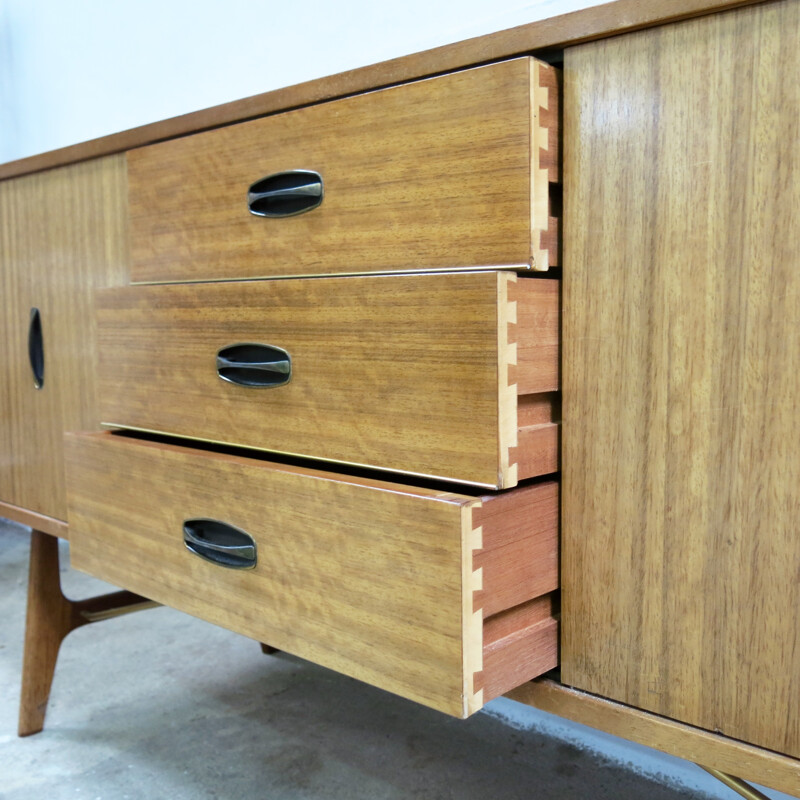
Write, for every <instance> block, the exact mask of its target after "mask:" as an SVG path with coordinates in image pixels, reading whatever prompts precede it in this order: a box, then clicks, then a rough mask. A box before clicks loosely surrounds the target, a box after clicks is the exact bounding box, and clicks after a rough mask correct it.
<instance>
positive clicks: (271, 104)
mask: <svg viewBox="0 0 800 800" xmlns="http://www.w3.org/2000/svg"><path fill="white" fill-rule="evenodd" d="M759 2H765V0H650V1H649V2H643V0H616V2H611V3H606V4H604V5H600V6H594V7H592V8H587V9H584V10H582V11H575V12H573V13H571V14H564V15H561V16H558V17H552V18H550V19H546V20H541V21H538V22H532V23H529V24H527V25H521V26H519V27H516V28H510V29H508V30H505V31H499V32H497V33H491V34H487V35H485V36H479V37H476V38H473V39H468V40H466V41H463V42H457V43H455V44H449V45H444V46H442V47H437V48H434V49H432V50H426V51H423V52H420V53H414V54H412V55H408V56H403V57H401V58H395V59H392V60H390V61H384V62H381V63H379V64H374V65H371V66H367V67H361V68H359V69H354V70H350V71H348V72H342V73H339V74H337V75H332V76H329V77H325V78H320V79H318V80H313V81H308V82H306V83H300V84H297V85H295V86H289V87H286V88H283V89H278V90H276V91H272V92H266V93H264V94H259V95H254V96H252V97H246V98H243V99H241V100H235V101H232V102H230V103H224V104H222V105H218V106H214V107H212V108H208V109H204V110H202V111H195V112H192V113H190V114H184V115H182V116H178V117H172V118H170V119H167V120H163V121H160V122H154V123H151V124H148V125H142V126H139V127H137V128H131V129H130V130H127V131H122V132H120V133H114V134H111V135H109V136H104V137H101V138H99V139H93V140H91V141H88V142H82V143H80V144H75V145H70V146H69V147H63V148H60V149H58V150H52V151H50V152H47V153H41V154H38V155H35V156H29V157H28V158H23V159H19V160H17V161H10V162H8V163H6V164H2V165H0V179H5V178H11V177H14V176H18V175H25V174H27V173H31V172H38V171H41V170H45V169H51V168H53V167H58V166H63V165H65V164H70V163H74V162H77V161H84V160H86V159H90V158H97V157H99V156H104V155H109V154H111V153H119V152H122V151H125V150H129V149H131V148H134V147H141V146H142V145H146V144H152V143H154V142H158V141H163V140H165V139H171V138H174V137H177V136H183V135H186V134H189V133H195V132H198V131H201V130H208V129H210V128H215V127H219V126H221V125H227V124H230V123H233V122H240V121H243V120H246V119H252V118H254V117H258V116H263V115H265V114H271V113H275V112H277V111H283V110H287V109H291V108H297V107H300V106H304V105H309V104H311V103H318V102H321V101H325V100H332V99H334V98H339V97H345V96H348V95H352V94H356V93H358V92H363V91H366V90H369V89H377V88H380V87H385V86H391V85H394V84H398V83H403V82H406V81H411V80H416V79H419V78H424V77H426V76H430V75H435V74H438V73H442V72H449V71H452V70H457V69H463V68H464V67H468V66H471V65H475V64H481V63H486V62H490V61H496V60H498V59H503V58H509V57H512V56H516V55H520V54H524V53H531V52H533V53H534V54H539V55H544V56H546V55H547V53H548V51H552V50H557V49H560V48H563V47H567V46H570V45H575V44H579V43H582V42H587V41H591V40H594V39H601V38H605V37H608V36H613V35H617V34H620V33H626V32H630V31H634V30H639V29H641V28H647V27H652V26H655V25H663V24H666V23H669V22H675V21H678V20H681V19H687V18H689V17H694V16H700V15H703V14H709V13H713V12H715V11H722V10H725V9H730V8H736V7H740V6H746V5H753V4H755V3H759Z"/></svg>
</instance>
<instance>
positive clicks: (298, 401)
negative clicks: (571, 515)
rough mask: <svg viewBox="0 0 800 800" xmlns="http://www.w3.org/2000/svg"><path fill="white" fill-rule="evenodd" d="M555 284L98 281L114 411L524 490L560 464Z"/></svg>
mask: <svg viewBox="0 0 800 800" xmlns="http://www.w3.org/2000/svg"><path fill="white" fill-rule="evenodd" d="M558 293H559V282H558V281H556V280H553V279H549V278H518V277H517V275H516V274H515V273H513V272H502V271H501V272H455V273H436V274H425V275H419V274H410V275H391V276H360V277H336V278H307V279H297V280H281V281H275V280H273V281H235V282H229V283H208V284H176V285H171V286H126V287H122V288H116V289H105V290H101V291H99V292H97V301H96V306H97V315H98V338H99V347H98V351H99V381H100V385H99V390H100V409H101V420H102V421H103V423H105V424H107V425H109V426H111V427H120V428H129V429H136V430H140V431H147V432H151V433H158V434H165V435H171V436H182V437H186V438H191V439H197V440H202V441H207V442H216V443H223V444H228V445H235V446H240V447H250V448H257V449H260V450H268V451H272V452H280V453H284V454H290V455H300V456H304V457H308V458H315V459H323V460H326V461H336V462H340V463H348V464H356V465H359V466H367V467H371V468H378V469H384V470H392V471H396V472H405V473H408V474H413V475H421V476H426V477H434V478H442V479H446V480H453V481H459V482H464V483H474V484H477V485H481V486H486V487H488V488H500V489H505V488H510V487H512V486H515V485H516V484H517V482H518V481H519V480H523V479H525V478H532V477H536V476H539V475H546V474H550V473H553V472H555V471H556V470H557V469H558V464H557V457H558V425H557V423H556V422H555V421H554V409H553V400H554V393H555V392H556V391H557V389H558V346H559V306H558V301H559V297H558Z"/></svg>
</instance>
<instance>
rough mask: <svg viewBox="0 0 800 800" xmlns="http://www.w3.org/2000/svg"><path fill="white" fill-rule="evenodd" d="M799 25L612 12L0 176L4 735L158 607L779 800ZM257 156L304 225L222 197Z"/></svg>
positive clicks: (230, 194)
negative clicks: (531, 712)
mask: <svg viewBox="0 0 800 800" xmlns="http://www.w3.org/2000/svg"><path fill="white" fill-rule="evenodd" d="M799 37H800V0H774V1H773V2H761V3H745V2H740V3H731V2H716V3H715V2H702V1H701V0H672V1H671V2H656V3H637V2H630V0H620V2H616V3H611V4H609V5H608V6H603V7H597V8H593V9H589V10H586V11H583V12H577V13H575V14H570V15H566V16H564V17H559V18H555V19H554V20H548V21H545V22H541V23H534V24H532V25H528V26H523V27H521V28H517V29H514V30H512V31H506V32H502V33H499V34H493V35H490V36H486V37H481V38H480V39H477V40H471V41H468V42H464V43H459V44H456V45H452V46H448V47H445V48H439V49H438V50H434V51H430V52H429V53H422V54H417V55H414V56H409V57H407V58H403V59H397V60H395V61H393V62H387V63H386V64H380V65H376V66H374V67H369V68H365V69H362V70H356V71H353V72H350V73H345V74H343V75H339V76H333V77H331V78H326V79H323V80H320V81H315V82H312V83H309V84H303V85H300V86H297V87H291V88H288V89H285V90H280V91H278V92H272V93H269V94H266V95H262V96H258V97H254V98H248V99H246V100H243V101H239V102H236V103H232V104H228V105H226V106H220V107H218V108H216V109H210V110H209V111H205V112H198V113H196V114H191V115H187V116H186V117H180V118H176V119H174V120H168V121H166V122H163V123H158V124H155V125H150V126H145V127H143V128H140V129H136V130H133V131H128V132H125V133H122V134H116V135H114V136H110V137H106V138H104V139H100V140H96V141H94V142H89V143H86V144H84V145H75V146H74V147H70V148H66V149H64V150H62V151H54V152H53V153H48V154H43V155H41V156H35V157H33V158H30V159H24V160H22V161H18V162H13V163H11V164H6V165H3V166H0V178H2V179H3V181H2V183H0V264H1V265H2V281H3V289H4V293H3V296H4V299H5V303H4V305H5V314H4V317H3V319H2V325H3V327H4V329H3V334H4V335H3V342H4V347H5V352H4V361H3V366H2V370H3V380H2V382H1V384H0V448H2V453H3V456H4V458H3V462H2V467H1V468H0V498H1V499H2V503H1V504H0V513H3V514H4V515H5V516H7V517H10V518H13V519H17V520H19V521H22V522H27V523H28V524H30V525H31V526H32V527H33V528H34V530H35V532H34V547H33V550H32V560H31V583H30V588H29V591H30V595H29V597H30V600H29V616H28V631H27V638H26V665H25V669H24V673H25V674H24V676H23V685H24V687H27V688H25V689H24V691H23V713H22V716H21V731H22V732H23V733H30V732H34V731H35V730H37V729H40V728H41V724H42V723H43V718H44V708H45V706H46V702H47V693H48V687H49V679H50V675H51V674H52V669H53V668H54V666H55V658H56V654H57V650H58V642H59V641H60V638H61V637H62V636H63V635H66V633H67V632H68V631H69V630H70V629H71V628H72V627H75V626H76V625H78V624H83V623H84V622H87V621H92V620H94V619H98V618H101V617H103V616H105V615H106V612H108V611H109V609H112V610H113V609H116V610H121V609H129V608H138V607H142V606H143V605H146V604H147V602H148V600H155V601H158V602H164V603H168V604H170V605H173V606H175V607H177V608H181V609H183V610H186V611H188V612H190V613H194V614H197V615H199V616H202V617H204V618H206V619H210V620H211V621H213V622H216V623H218V624H222V625H225V626H226V627H229V628H231V629H233V630H237V631H240V632H242V633H244V634H246V635H249V636H252V637H253V638H256V639H259V640H260V641H262V642H266V643H267V644H269V645H272V646H276V647H279V648H282V649H286V650H288V651H290V652H294V653H296V654H298V655H301V656H304V657H307V658H310V659H312V660H315V661H317V662H319V663H322V664H326V665H328V666H331V667H333V668H334V669H338V670H341V671H343V672H345V673H347V674H350V675H354V676H355V677H359V678H361V679H363V680H366V681H369V682H371V683H375V684H376V685H379V686H383V687H384V688H388V689H390V690H391V691H395V692H397V693H399V694H401V695H404V696H407V697H410V698H412V699H414V700H416V701H418V702H424V703H427V704H429V705H432V706H433V707H436V708H440V709H441V710H444V711H447V712H449V713H452V714H456V715H458V716H465V715H467V714H469V713H471V712H472V711H475V710H477V709H478V708H480V706H481V705H482V704H483V703H484V702H485V701H486V700H488V699H490V698H491V697H493V696H496V695H497V694H501V693H504V692H510V696H511V697H514V698H515V699H517V700H520V701H521V702H526V703H529V704H531V705H534V706H537V707H540V708H544V709H546V710H548V711H552V712H554V713H557V714H561V715H563V716H565V717H568V718H571V719H575V720H578V721H581V722H585V723H587V724H590V725H593V726H595V727H598V728H600V729H603V730H607V731H610V732H612V733H615V734H618V735H621V736H623V737H626V738H629V739H632V740H634V741H638V742H642V743H645V744H649V745H652V746H654V747H657V748H660V749H663V750H665V751H667V752H670V753H673V754H676V755H679V756H681V757H683V758H687V759H690V760H693V761H695V762H697V763H700V764H702V765H703V766H705V767H706V768H709V769H711V770H713V771H715V773H716V774H718V775H719V776H720V777H722V778H725V779H726V780H728V781H729V782H732V783H733V784H734V785H735V786H738V789H739V790H742V791H744V790H745V788H744V787H743V786H742V785H741V784H740V783H739V782H738V781H737V780H736V779H733V778H730V777H726V776H732V775H733V776H738V777H739V778H741V779H747V780H753V781H756V782H758V783H761V784H764V785H767V786H770V787H774V788H776V789H781V790H783V791H788V792H791V793H793V794H800V714H798V707H799V706H800V647H798V644H800V642H799V641H798V639H799V638H800V625H798V622H800V620H798V608H800V571H799V566H798V565H800V544H798V541H800V540H798V537H797V535H796V530H797V523H798V520H799V519H800V448H799V447H798V446H797V444H796V434H795V431H796V429H797V426H798V422H800V406H799V405H798V397H800V332H799V331H800V328H799V327H798V325H797V324H796V316H797V315H798V313H800V277H798V275H800V272H798V267H800V232H799V231H800V229H799V228H798V225H797V222H796V220H797V218H798V215H799V214H800V130H798V128H800V82H798V80H797V79H798V76H800V55H798V52H797V47H796V43H797V41H798V38H799ZM376 90H380V91H376ZM264 142H269V143H270V146H269V147H265V146H264V145H263V143H264ZM320 142H321V143H322V144H319V145H318V143H320ZM293 169H303V170H307V171H309V173H311V172H313V173H318V174H319V175H321V176H322V181H323V182H324V192H323V190H322V189H321V188H320V189H319V197H320V198H321V199H322V202H321V204H320V205H319V207H318V208H315V209H314V210H311V211H309V212H308V213H303V214H299V215H297V216H292V217H287V218H286V219H278V220H273V219H267V220H264V219H260V218H258V217H255V216H253V215H250V214H248V211H247V205H246V201H247V186H248V184H249V183H252V182H253V181H257V180H259V179H261V178H263V177H264V176H265V175H268V174H275V173H279V172H281V171H285V170H293ZM301 177H302V176H301ZM280 180H284V179H283V178H281V179H280ZM287 180H288V179H287ZM291 180H294V178H292V179H291ZM288 185H289V184H288V183H282V184H275V183H272V184H270V185H269V186H270V187H271V188H272V189H274V188H275V187H276V186H277V187H278V195H279V196H282V195H281V193H284V194H286V186H288ZM254 191H255V190H254ZM260 191H262V193H263V189H262V190H260ZM302 191H305V192H306V195H307V196H308V195H309V194H311V195H313V193H314V192H316V191H318V190H317V189H316V188H314V187H313V186H312V188H311V189H303V190H302ZM302 191H301V193H302ZM289 195H291V196H292V197H293V202H294V201H295V200H296V199H297V195H296V194H294V195H293V194H292V193H291V192H289ZM260 202H261V201H260ZM263 202H268V203H271V202H272V200H269V199H268V200H267V201H263ZM303 202H305V201H303ZM265 231H267V232H269V235H267V234H265V233H264V232H265ZM559 300H560V304H559ZM559 305H560V309H559ZM32 309H38V311H39V313H40V319H41V326H42V335H43V342H44V383H43V386H42V387H41V389H36V388H35V387H34V385H33V383H34V381H33V379H32V375H31V363H32V362H31V356H33V362H35V361H36V350H37V347H38V335H37V334H38V332H37V331H36V330H35V326H31V310H32ZM29 331H31V332H32V333H31V338H30V341H27V340H26V338H27V337H28V335H29ZM253 342H268V343H269V345H270V347H272V346H274V347H272V350H271V351H270V352H272V351H275V352H277V350H285V353H286V354H288V355H287V356H286V357H285V358H284V357H283V356H280V355H270V356H269V359H270V360H269V361H268V362H264V361H263V358H262V357H261V356H258V357H257V356H256V355H253V353H251V352H249V351H248V352H247V353H246V354H245V355H244V356H242V355H241V354H240V356H237V357H240V358H244V359H245V362H244V363H242V362H238V361H236V362H231V361H230V360H228V359H227V357H223V356H222V355H220V356H219V358H222V361H220V360H219V358H218V360H217V361H216V369H215V361H214V358H215V356H217V355H218V354H221V353H222V352H223V350H225V347H224V346H225V345H234V344H237V343H238V344H241V343H253ZM282 342H283V343H282ZM29 345H30V347H32V348H33V351H32V352H31V353H29ZM276 348H277V349H276ZM241 352H244V351H241ZM254 352H255V351H254ZM259 352H260V351H259ZM559 354H560V362H559V358H558V356H559ZM259 358H261V359H262V360H261V361H259V360H258V359H259ZM248 359H249V361H248ZM280 359H283V360H280ZM265 363H266V366H265ZM232 364H233V366H231V365H232ZM217 370H223V371H224V370H228V371H229V372H228V373H225V374H223V372H220V373H219V374H218V372H217ZM230 370H233V373H230ZM254 372H258V373H259V376H258V380H266V381H267V383H266V385H267V386H272V387H273V388H253V386H252V385H247V383H246V382H247V381H249V380H250V379H251V378H252V375H253V373H254ZM559 372H560V376H559ZM265 373H267V378H266V379H265V378H264V374H265ZM231 374H233V375H234V377H235V378H236V380H239V382H240V383H241V382H242V381H244V382H245V385H244V386H242V385H238V386H230V385H228V383H226V382H225V381H220V379H219V378H220V376H222V377H226V376H227V377H230V376H231ZM276 374H278V378H276V377H275V375H276ZM281 375H284V376H286V378H287V380H284V379H283V378H281V377H280V376H281ZM243 376H244V377H243ZM289 377H290V378H291V380H288V378H289ZM559 377H560V380H559ZM278 384H280V385H278ZM101 422H102V423H106V427H109V426H110V427H112V428H113V429H114V430H116V431H119V432H118V433H112V432H109V430H106V431H105V432H99V429H100V423H101ZM559 428H560V452H559V444H558V441H557V436H558V432H559ZM65 433H66V434H68V435H67V437H66V445H65V444H64V441H65V440H64V434H65ZM559 458H560V463H559ZM67 489H68V490H69V491H67ZM559 492H560V530H559V519H558V517H559V513H558V512H559V505H558V502H559V501H558V496H559ZM223 517H225V521H226V522H227V523H228V524H229V525H230V528H231V529H232V530H225V531H223V532H222V533H220V531H218V530H217V529H216V528H214V527H213V526H214V525H216V522H215V523H213V525H212V527H211V528H209V520H219V519H221V518H223ZM182 527H183V528H184V530H183V531H182V530H181V528H182ZM187 527H188V529H189V530H188V532H187V531H186V530H185V529H186V528H187ZM251 534H252V535H251ZM51 535H61V536H69V538H70V540H71V546H72V548H73V555H74V560H75V563H76V564H77V565H78V566H79V567H81V568H84V569H87V570H88V571H91V572H93V573H95V574H98V575H100V576H101V577H106V578H109V579H111V580H112V581H113V582H115V583H117V584H119V585H120V586H122V587H123V589H124V591H123V592H121V593H119V594H117V595H114V596H111V597H110V598H98V599H96V600H94V601H85V602H84V603H83V604H70V603H69V601H66V600H65V599H63V598H62V597H61V595H60V591H59V589H58V575H57V570H54V568H53V565H54V558H56V556H55V554H54V550H53V541H54V540H53V539H52V537H51ZM215 536H216V537H221V538H217V539H214V537H215ZM242 536H244V537H245V538H241V537H242ZM559 536H560V543H559V540H558V537H559ZM207 537H211V540H209V539H208V538H207ZM247 537H249V538H247ZM185 543H186V546H185ZM187 546H188V547H189V548H190V549H187ZM192 548H193V549H194V552H192V551H191V549H192ZM198 549H199V550H200V551H201V552H200V557H198V553H197V550H198ZM559 549H560V570H559V568H558V563H557V555H558V551H559ZM209 550H211V551H214V552H211V553H209V552H208V551H209ZM234 551H235V552H234ZM220 553H222V554H223V555H222V557H223V558H224V559H233V563H232V564H228V566H229V567H230V566H234V567H239V566H252V564H250V563H249V561H248V559H251V558H252V559H253V561H254V562H255V560H256V558H259V559H260V560H259V561H258V567H257V568H255V569H251V570H248V569H241V570H240V569H225V568H224V567H223V568H222V569H221V570H220V565H219V564H213V563H209V562H208V560H206V559H204V558H203V557H202V556H203V555H205V556H209V555H210V556H211V557H212V560H213V559H214V558H216V559H217V560H219V558H220V555H219V554H220ZM232 553H233V555H231V554H232ZM257 554H258V555H257ZM237 559H244V561H237ZM245 562H247V563H245ZM220 576H222V577H220ZM132 592H135V593H137V594H132ZM266 610H268V611H269V612H270V613H269V614H267V613H265V611H266ZM98 611H100V612H102V613H100V614H98V613H97V612H98ZM48 620H49V621H50V623H53V620H55V621H56V623H57V624H55V623H53V624H48ZM559 622H560V647H558V652H557V645H558V644H559V642H558V641H557V638H558V637H559V634H558V633H557V624H558V623H559ZM556 664H558V667H559V671H558V672H551V673H549V674H548V675H547V676H545V677H543V678H539V679H537V680H534V681H531V680H530V679H531V678H533V677H535V676H538V675H541V674H542V673H544V672H547V671H548V670H550V669H551V668H552V667H554V666H556ZM515 687H516V688H515Z"/></svg>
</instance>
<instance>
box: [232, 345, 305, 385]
mask: <svg viewBox="0 0 800 800" xmlns="http://www.w3.org/2000/svg"><path fill="white" fill-rule="evenodd" d="M217 375H219V377H220V378H222V380H224V381H228V382H229V383H235V384H237V385H238V386H247V387H249V388H252V389H266V388H269V387H272V386H283V384H285V383H289V381H290V380H291V379H292V359H291V356H290V355H289V354H288V353H287V352H286V351H285V350H284V349H282V348H280V347H274V346H273V345H271V344H252V343H242V344H232V345H229V346H228V347H223V348H222V349H221V350H220V351H219V352H218V353H217Z"/></svg>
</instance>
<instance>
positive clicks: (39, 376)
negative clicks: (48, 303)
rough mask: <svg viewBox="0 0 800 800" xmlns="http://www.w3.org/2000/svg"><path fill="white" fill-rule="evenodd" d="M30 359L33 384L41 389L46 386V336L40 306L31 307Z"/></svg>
mask: <svg viewBox="0 0 800 800" xmlns="http://www.w3.org/2000/svg"><path fill="white" fill-rule="evenodd" d="M28 360H29V361H30V363H31V372H33V385H34V386H35V387H36V388H37V389H41V388H42V387H43V386H44V336H43V335H42V315H41V313H40V312H39V309H38V308H32V309H31V319H30V322H29V323H28Z"/></svg>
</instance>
